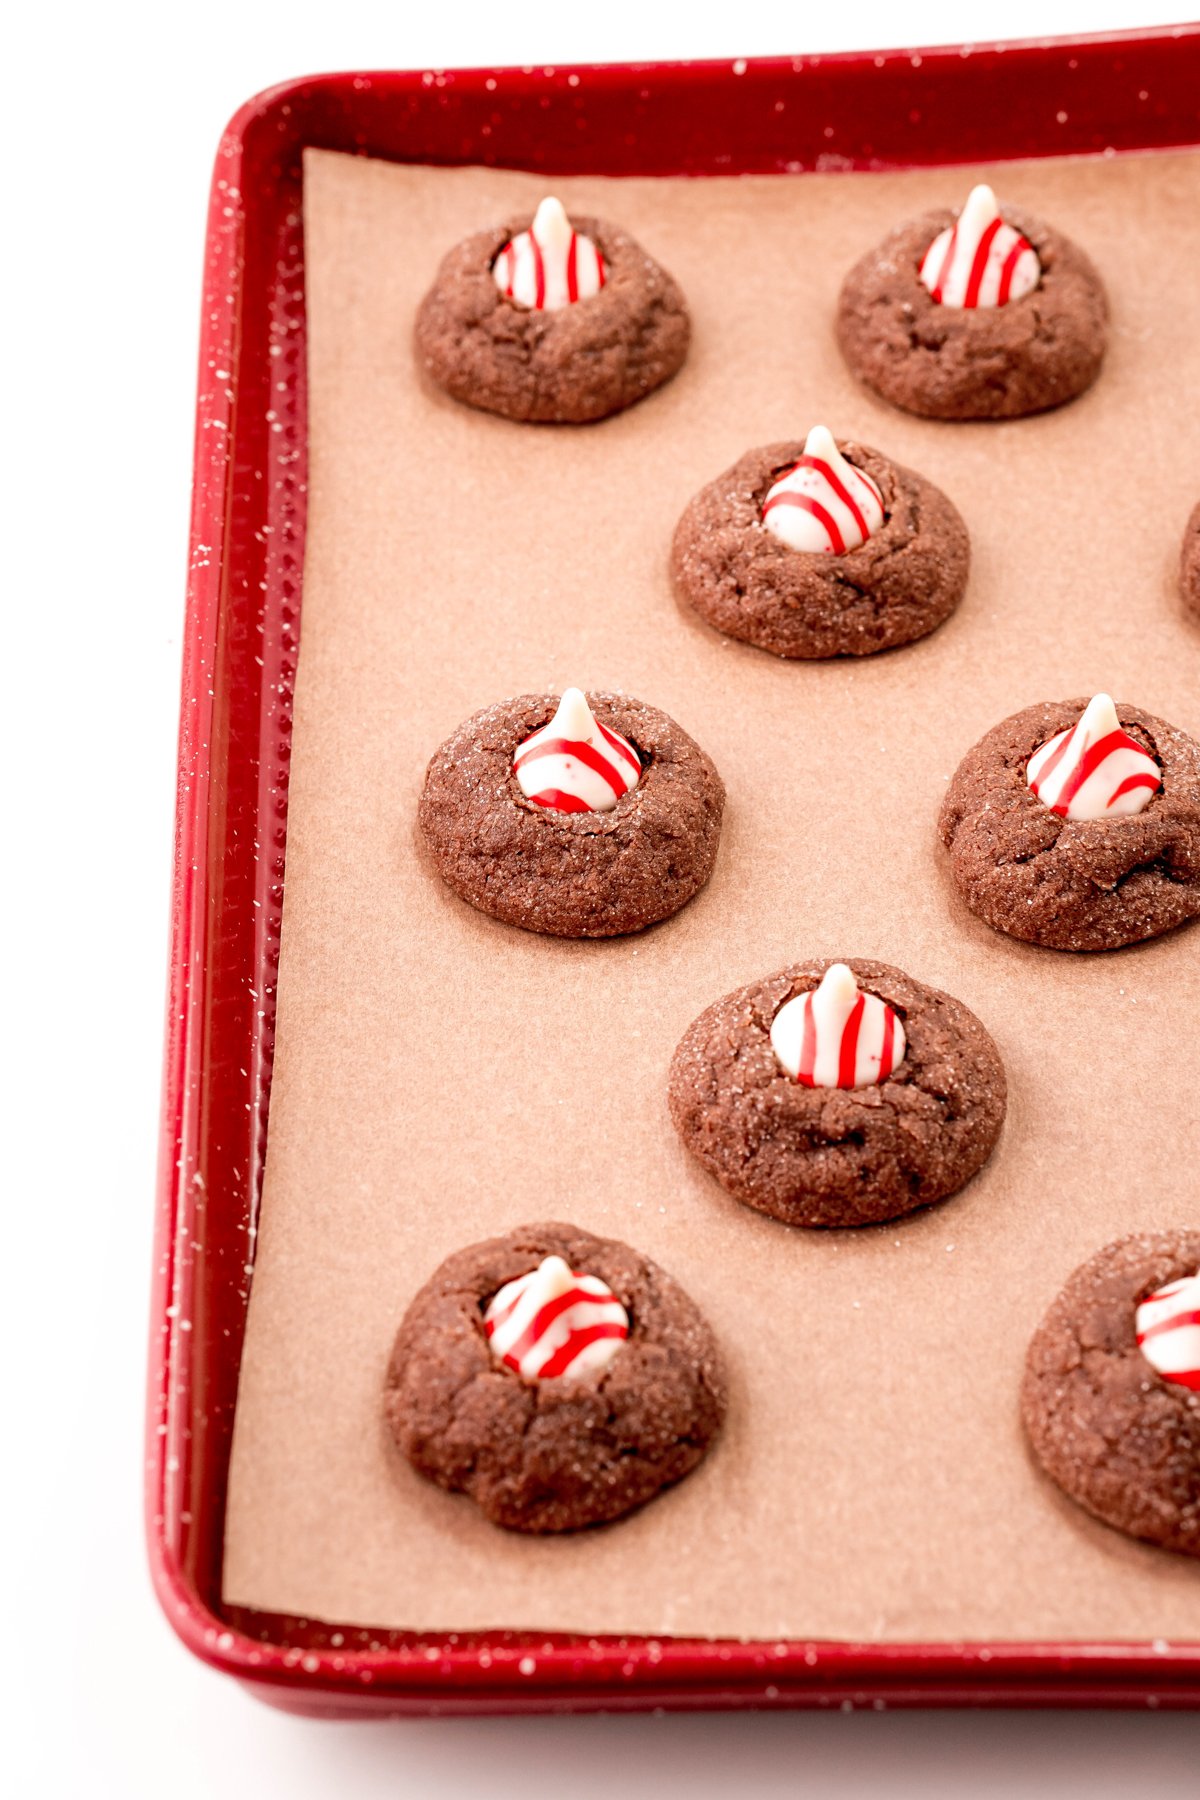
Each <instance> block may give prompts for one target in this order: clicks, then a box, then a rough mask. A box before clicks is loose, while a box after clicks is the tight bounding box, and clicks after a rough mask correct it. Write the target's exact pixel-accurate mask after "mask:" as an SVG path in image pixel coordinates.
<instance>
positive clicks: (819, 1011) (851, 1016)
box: [771, 963, 905, 1088]
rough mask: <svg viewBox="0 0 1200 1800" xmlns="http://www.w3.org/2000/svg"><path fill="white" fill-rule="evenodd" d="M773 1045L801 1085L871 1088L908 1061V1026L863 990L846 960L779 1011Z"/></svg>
mask: <svg viewBox="0 0 1200 1800" xmlns="http://www.w3.org/2000/svg"><path fill="white" fill-rule="evenodd" d="M771 1048H772V1049H773V1050H774V1052H775V1055H776V1056H777V1058H778V1059H779V1062H780V1064H781V1065H782V1067H783V1068H784V1069H786V1071H787V1073H788V1074H789V1075H790V1076H792V1078H793V1080H795V1081H798V1082H799V1083H800V1084H801V1086H802V1087H824V1088H857V1087H868V1086H870V1085H871V1084H872V1083H874V1082H878V1081H885V1080H886V1079H887V1077H888V1076H889V1075H890V1074H892V1072H893V1071H894V1070H895V1069H897V1068H898V1067H899V1066H900V1064H901V1063H902V1062H903V1061H904V1050H905V1036H904V1027H903V1025H902V1024H901V1023H900V1020H899V1019H898V1018H897V1016H896V1014H895V1013H894V1012H893V1011H892V1008H891V1007H890V1006H888V1005H887V1004H886V1003H885V1002H884V1001H883V1000H880V999H879V997H878V996H877V995H876V994H864V993H862V992H861V991H860V989H859V986H858V983H857V982H856V981H855V979H854V973H853V971H852V970H851V969H848V968H847V967H846V965H845V963H831V964H830V966H829V968H827V969H826V971H825V973H824V975H823V976H822V977H821V985H820V987H818V988H816V989H815V990H813V991H812V992H810V993H807V994H797V996H796V998H795V999H794V1000H788V1001H786V1002H785V1003H784V1004H783V1005H782V1006H781V1007H780V1009H779V1011H778V1012H777V1013H776V1014H775V1017H774V1019H773V1020H772V1021H771Z"/></svg>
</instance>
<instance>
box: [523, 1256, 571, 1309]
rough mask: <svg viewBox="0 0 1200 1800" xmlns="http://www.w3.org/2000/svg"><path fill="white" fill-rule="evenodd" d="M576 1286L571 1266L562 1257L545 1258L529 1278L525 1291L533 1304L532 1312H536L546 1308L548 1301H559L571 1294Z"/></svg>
mask: <svg viewBox="0 0 1200 1800" xmlns="http://www.w3.org/2000/svg"><path fill="white" fill-rule="evenodd" d="M574 1286H575V1277H574V1276H573V1275H572V1273H571V1265H570V1263H568V1262H565V1261H564V1260H563V1258H562V1257H561V1256H544V1257H543V1258H542V1260H541V1262H540V1263H539V1264H538V1266H537V1268H536V1269H535V1270H534V1272H533V1274H532V1275H531V1276H530V1278H529V1285H528V1287H527V1288H526V1289H525V1292H526V1294H527V1295H528V1296H529V1299H530V1302H531V1310H532V1311H534V1312H536V1311H537V1310H538V1308H539V1307H542V1306H545V1304H546V1302H547V1300H557V1299H558V1296H559V1295H560V1294H569V1293H570V1291H571V1289H572V1288H573V1287H574Z"/></svg>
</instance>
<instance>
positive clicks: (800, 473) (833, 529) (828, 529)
mask: <svg viewBox="0 0 1200 1800" xmlns="http://www.w3.org/2000/svg"><path fill="white" fill-rule="evenodd" d="M883 519H884V511H883V495H882V494H881V493H880V491H879V489H878V487H877V486H876V484H875V483H874V482H873V481H872V479H871V477H870V476H869V475H868V474H867V473H866V471H865V469H856V468H855V467H854V464H853V463H850V462H847V460H846V458H845V457H844V456H843V455H842V453H841V451H840V450H839V449H838V447H837V443H836V442H835V440H834V436H833V433H832V432H831V431H830V430H829V428H828V426H826V425H814V426H813V428H812V430H811V431H810V432H809V434H808V436H807V437H806V438H805V440H804V450H803V453H802V454H801V455H800V456H798V457H797V458H796V461H795V462H794V463H793V464H792V465H791V467H790V468H788V469H785V470H784V472H783V474H782V475H780V476H779V477H778V479H777V480H776V481H775V482H774V483H773V484H772V485H771V487H770V488H769V489H768V491H767V497H766V499H765V500H764V501H763V507H762V522H763V524H764V525H765V526H766V528H767V530H768V531H770V532H773V533H774V535H775V536H776V537H777V538H778V539H779V540H780V542H781V543H784V544H787V545H788V546H789V547H790V548H791V549H793V550H808V551H815V552H821V551H828V552H832V553H833V554H834V555H835V556H842V555H844V553H845V552H846V551H847V550H857V549H858V547H859V545H860V544H865V543H866V541H867V539H868V538H870V537H874V535H875V533H876V532H877V531H878V530H879V528H880V526H881V525H882V524H883Z"/></svg>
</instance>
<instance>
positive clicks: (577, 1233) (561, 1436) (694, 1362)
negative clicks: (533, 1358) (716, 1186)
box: [384, 1224, 725, 1532]
mask: <svg viewBox="0 0 1200 1800" xmlns="http://www.w3.org/2000/svg"><path fill="white" fill-rule="evenodd" d="M558 1258H562V1259H563V1261H564V1262H565V1263H566V1264H568V1265H569V1269H570V1270H571V1271H574V1272H575V1275H576V1277H578V1276H580V1275H584V1276H587V1277H590V1278H591V1283H590V1285H591V1286H593V1287H595V1288H597V1289H599V1290H602V1291H603V1292H607V1293H608V1295H609V1300H610V1302H612V1301H614V1300H615V1303H616V1304H615V1307H614V1306H612V1305H611V1304H610V1306H609V1308H608V1310H610V1311H612V1310H615V1311H616V1312H618V1313H619V1312H621V1311H622V1310H624V1313H625V1316H626V1320H627V1335H625V1337H624V1338H623V1339H622V1340H621V1341H620V1342H619V1345H618V1347H617V1348H616V1350H615V1354H613V1355H612V1356H611V1359H610V1360H609V1361H608V1362H607V1363H606V1364H605V1366H604V1367H602V1368H599V1369H597V1368H592V1369H590V1370H588V1371H586V1372H584V1373H582V1374H578V1375H573V1376H571V1375H568V1376H561V1375H549V1374H545V1373H543V1374H542V1375H540V1376H539V1375H533V1376H527V1375H522V1374H521V1373H519V1372H518V1370H517V1369H516V1368H514V1367H511V1366H509V1363H508V1362H507V1361H500V1360H498V1357H497V1354H496V1352H495V1350H494V1348H493V1345H494V1343H495V1339H494V1338H492V1339H489V1335H488V1331H487V1326H486V1324H485V1319H486V1318H487V1315H489V1314H490V1313H491V1314H494V1312H495V1310H496V1309H495V1308H494V1306H493V1302H494V1300H495V1298H496V1296H497V1295H498V1294H499V1293H500V1290H502V1289H504V1288H506V1287H507V1286H508V1284H510V1283H517V1282H519V1280H520V1278H521V1277H526V1276H530V1275H531V1272H535V1271H538V1270H539V1266H542V1267H544V1266H545V1259H551V1260H553V1261H557V1259H558ZM573 1297H575V1298H579V1297H580V1296H579V1293H578V1290H577V1292H576V1295H575V1296H572V1295H570V1294H564V1295H563V1296H562V1300H563V1301H564V1302H568V1303H569V1302H570V1300H571V1299H572V1298H573ZM582 1298H583V1299H584V1300H585V1301H586V1299H587V1298H588V1296H587V1295H583V1296H582ZM501 1310H502V1309H501ZM546 1310H547V1311H549V1310H551V1309H549V1308H547V1309H546ZM561 1317H562V1310H561V1303H560V1320H561ZM539 1328H540V1322H539V1321H538V1320H535V1322H534V1326H533V1327H531V1330H533V1331H536V1330H537V1329H539ZM566 1329H568V1327H566V1326H561V1325H560V1333H559V1335H561V1334H562V1332H563V1331H564V1330H566ZM549 1335H550V1334H549V1332H547V1336H548V1337H549ZM580 1335H581V1337H583V1336H587V1335H588V1332H587V1329H586V1328H584V1329H583V1330H582V1331H581V1333H580ZM529 1336H530V1333H529V1332H526V1334H525V1337H524V1338H523V1339H521V1340H519V1341H518V1350H519V1349H520V1348H521V1346H522V1345H525V1346H527V1343H528V1339H529ZM561 1360H562V1356H561V1352H560V1355H559V1361H561ZM543 1366H548V1365H547V1364H544V1365H543ZM384 1409H385V1415H386V1418H387V1423H388V1425H389V1427H390V1429H391V1432H392V1435H393V1437H394V1438H395V1441H396V1443H397V1445H398V1446H399V1448H400V1450H401V1451H402V1452H403V1454H404V1455H405V1456H406V1457H407V1458H408V1460H409V1462H411V1463H412V1465H413V1467H414V1468H415V1469H417V1470H419V1471H420V1473H421V1474H422V1475H425V1476H428V1478H429V1480H430V1481H434V1482H436V1483H437V1485H438V1486H439V1487H443V1488H447V1489H449V1490H450V1491H451V1492H452V1493H465V1494H468V1495H469V1496H470V1497H471V1499H472V1500H474V1502H475V1504H476V1505H477V1506H478V1507H479V1509H480V1511H481V1512H483V1513H484V1515H485V1516H486V1517H487V1518H489V1519H491V1520H492V1522H493V1523H494V1524H496V1525H504V1526H507V1527H508V1528H509V1529H510V1530H513V1531H539V1532H542V1531H573V1530H576V1529H578V1528H579V1527H580V1526H584V1525H599V1524H603V1523H604V1522H605V1521H606V1520H609V1519H618V1518H620V1517H621V1515H622V1514H623V1513H627V1512H629V1511H631V1510H632V1508H633V1507H635V1506H641V1505H643V1504H644V1503H645V1502H646V1501H647V1500H649V1499H651V1498H652V1497H653V1495H655V1494H656V1493H658V1491H659V1489H660V1488H664V1487H668V1486H669V1485H670V1484H671V1483H672V1482H676V1481H679V1480H680V1479H681V1478H682V1477H683V1476H684V1475H686V1474H688V1472H689V1471H690V1470H691V1469H694V1468H695V1466H696V1464H697V1463H698V1462H700V1460H701V1459H702V1457H703V1456H704V1455H705V1453H706V1451H707V1450H708V1448H709V1446H710V1444H711V1443H712V1441H713V1439H714V1438H715V1436H716V1434H717V1432H718V1430H719V1429H720V1425H721V1421H722V1419H723V1417H724V1413H725V1384H724V1378H723V1375H722V1371H721V1362H720V1357H719V1354H718V1351H717V1346H716V1342H715V1340H714V1338H713V1335H712V1332H711V1330H710V1329H709V1327H708V1325H707V1323H706V1322H705V1320H704V1318H703V1316H702V1314H701V1313H700V1310H699V1308H698V1307H697V1306H696V1304H695V1302H694V1301H693V1300H691V1299H690V1298H689V1297H688V1295H687V1294H685V1293H684V1291H683V1289H682V1288H681V1287H680V1286H679V1285H678V1283H677V1282H675V1281H674V1280H672V1278H671V1276H669V1275H668V1274H666V1273H665V1271H664V1270H662V1269H660V1268H659V1267H658V1265H657V1264H656V1263H653V1262H651V1261H650V1259H649V1257H647V1256H643V1255H641V1253H640V1252H639V1251H637V1250H631V1249H630V1248H629V1246H628V1245H627V1244H621V1243H617V1242H616V1241H615V1240H614V1239H611V1238H600V1237H593V1236H592V1234H591V1233H590V1232H588V1231H582V1230H580V1229H579V1227H578V1226H574V1225H560V1224H543V1225H526V1226H523V1227H521V1229H520V1230H517V1231H512V1232H509V1233H508V1235H507V1236H505V1237H500V1238H491V1239H489V1240H488V1241H487V1242H485V1243H481V1244H472V1245H471V1246H470V1247H469V1248H468V1249H465V1250H460V1251H458V1252H457V1253H456V1254H455V1255H454V1256H451V1257H448V1258H447V1259H446V1261H445V1262H444V1263H443V1264H442V1266H441V1268H440V1269H438V1271H437V1273H436V1274H435V1275H434V1276H433V1278H432V1279H431V1280H430V1281H428V1282H427V1283H426V1285H425V1286H424V1287H423V1288H422V1289H421V1291H420V1293H419V1294H418V1295H417V1296H416V1298H415V1300H413V1302H412V1304H411V1306H410V1307H409V1308H408V1311H407V1313H406V1314H405V1316H404V1321H403V1323H402V1324H401V1326H400V1330H399V1333H398V1335H397V1337H396V1342H395V1346H394V1348H393V1350H392V1356H391V1363H390V1366H389V1368H388V1375H387V1386H386V1392H385V1397H384Z"/></svg>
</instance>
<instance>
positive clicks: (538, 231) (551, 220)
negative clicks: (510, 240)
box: [532, 194, 571, 251]
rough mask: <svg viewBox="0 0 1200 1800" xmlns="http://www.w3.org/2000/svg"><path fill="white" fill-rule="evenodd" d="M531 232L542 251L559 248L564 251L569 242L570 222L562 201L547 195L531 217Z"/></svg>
mask: <svg viewBox="0 0 1200 1800" xmlns="http://www.w3.org/2000/svg"><path fill="white" fill-rule="evenodd" d="M532 230H533V235H534V237H535V238H536V239H537V241H538V243H539V244H540V245H541V246H542V249H543V250H549V249H551V248H557V247H561V248H562V249H563V250H564V251H565V250H566V249H567V247H568V246H569V244H570V242H571V221H570V219H568V217H567V209H566V207H565V206H564V205H563V203H562V201H561V200H556V199H555V198H554V195H553V194H547V195H546V198H545V199H544V200H543V201H542V203H541V205H540V206H539V207H538V209H537V211H536V212H535V213H534V215H533V227H532Z"/></svg>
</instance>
